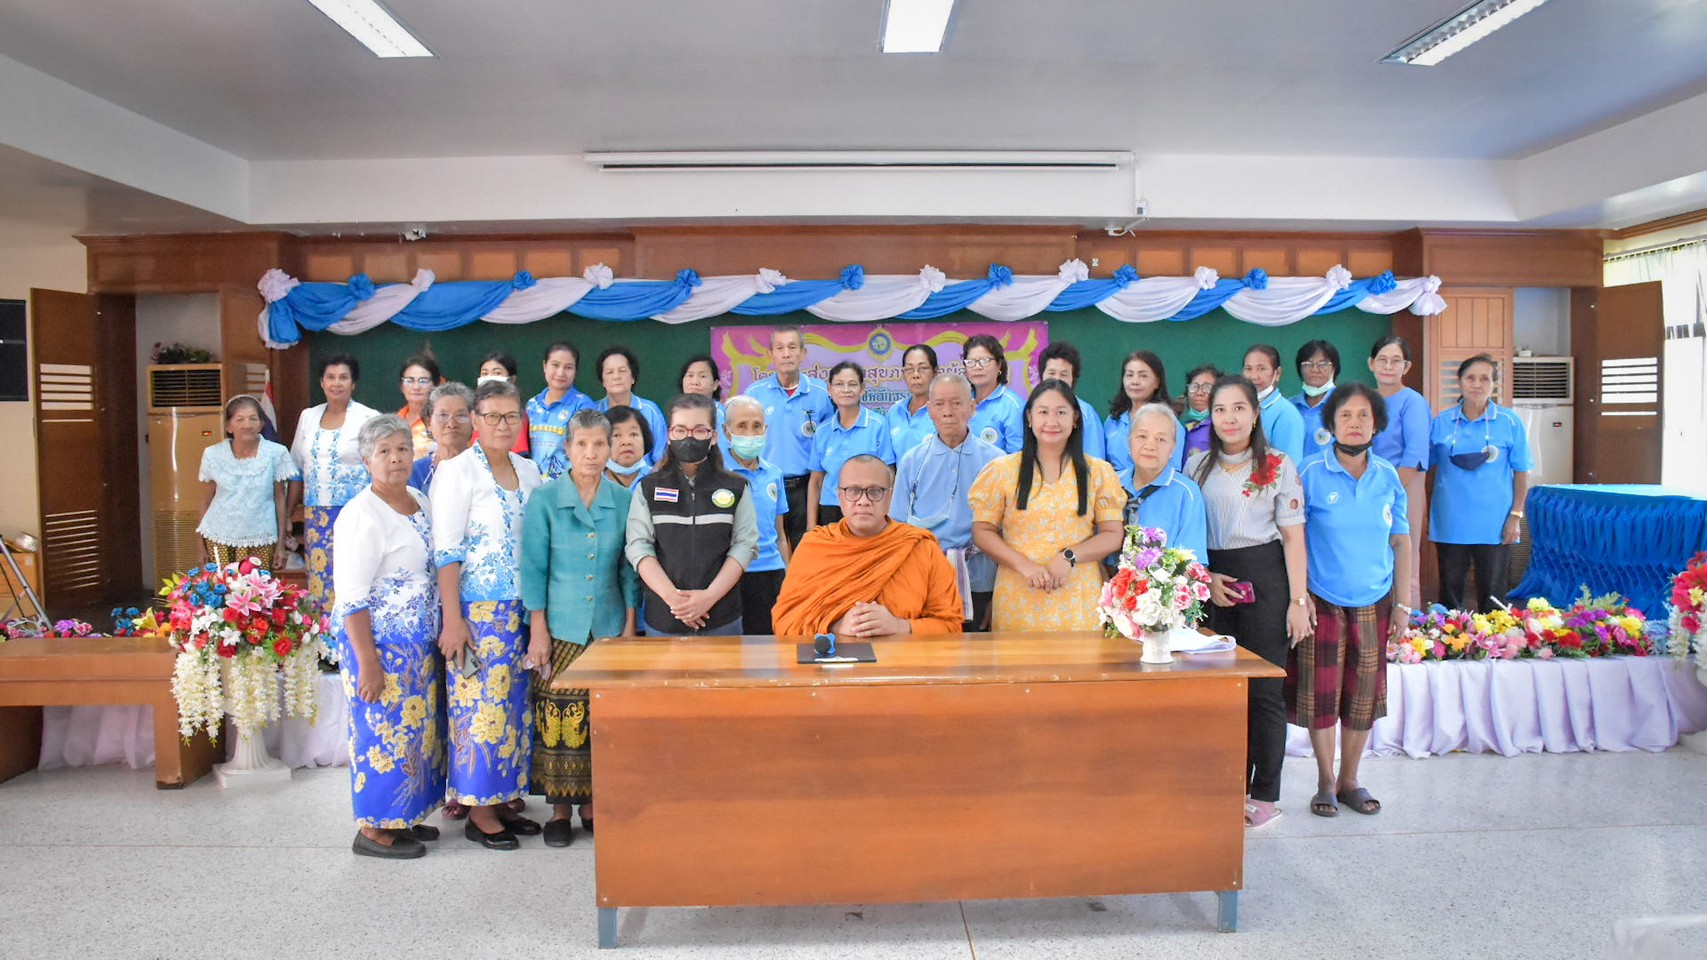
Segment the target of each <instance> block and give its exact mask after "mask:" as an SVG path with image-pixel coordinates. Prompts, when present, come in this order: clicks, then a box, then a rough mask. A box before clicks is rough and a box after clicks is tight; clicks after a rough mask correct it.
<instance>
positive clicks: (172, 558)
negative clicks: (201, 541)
mask: <svg viewBox="0 0 1707 960" xmlns="http://www.w3.org/2000/svg"><path fill="white" fill-rule="evenodd" d="M198 522H199V518H198V516H197V514H196V513H195V512H194V511H188V510H176V511H174V510H157V511H155V513H154V579H156V580H165V579H166V578H167V577H170V576H172V575H173V574H175V573H183V572H184V571H185V570H188V569H189V568H191V567H193V566H195V565H196V561H197V559H198V558H197V553H196V547H197V542H196V541H197V539H198V537H197V534H196V524H197V523H198Z"/></svg>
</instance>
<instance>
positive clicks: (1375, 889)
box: [0, 750, 1707, 960]
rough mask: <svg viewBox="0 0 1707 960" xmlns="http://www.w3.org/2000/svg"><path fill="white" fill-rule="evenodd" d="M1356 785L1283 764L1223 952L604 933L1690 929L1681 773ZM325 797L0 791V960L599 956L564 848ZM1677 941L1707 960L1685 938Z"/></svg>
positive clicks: (1546, 948) (1105, 920)
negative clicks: (1641, 925)
mask: <svg viewBox="0 0 1707 960" xmlns="http://www.w3.org/2000/svg"><path fill="white" fill-rule="evenodd" d="M1364 779H1365V782H1366V783H1367V784H1368V785H1369V786H1370V788H1371V789H1372V790H1373V791H1374V792H1375V794H1376V795H1377V796H1379V797H1381V798H1382V799H1383V801H1384V802H1385V803H1386V809H1385V810H1384V811H1383V812H1382V813H1381V814H1380V815H1379V816H1375V817H1361V816H1357V815H1355V814H1352V813H1351V812H1350V811H1345V812H1342V813H1341V815H1340V816H1339V818H1338V819H1336V820H1324V819H1321V818H1318V817H1312V816H1310V814H1309V810H1308V797H1309V793H1310V792H1311V787H1312V786H1313V782H1314V773H1313V767H1312V766H1311V764H1310V762H1309V761H1308V760H1296V759H1294V760H1289V761H1287V769H1286V789H1285V796H1284V798H1283V802H1282V806H1283V808H1284V809H1285V810H1286V816H1284V817H1282V818H1281V819H1280V820H1279V821H1277V822H1276V823H1274V824H1273V825H1272V826H1270V827H1268V828H1266V829H1265V830H1263V831H1262V832H1261V833H1258V834H1256V835H1254V836H1252V837H1251V839H1250V843H1249V846H1248V852H1247V862H1246V873H1245V882H1246V887H1247V889H1246V892H1245V896H1244V904H1243V909H1242V931H1241V932H1240V933H1239V934H1237V935H1231V936H1229V935H1222V934H1217V933H1216V932H1215V930H1214V920H1215V898H1214V897H1213V896H1212V895H1209V894H1193V895H1180V896H1157V897H1110V898H1107V899H1103V900H1097V901H1087V900H1044V901H1000V902H969V903H965V904H954V903H946V904H943V903H937V904H917V905H903V906H894V905H889V906H858V905H854V906H842V907H815V908H790V909H722V910H705V909H681V910H625V911H623V913H622V920H621V923H622V927H621V935H622V940H623V949H622V950H621V952H620V953H619V954H617V955H618V956H630V957H635V958H644V957H654V956H673V957H682V956H693V957H740V958H779V960H781V958H792V957H838V958H841V957H850V958H851V957H907V958H923V960H931V958H938V957H941V958H960V957H966V958H975V960H996V958H1002V960H1005V958H1022V957H1048V958H1077V957H1110V958H1127V957H1170V958H1171V957H1180V958H1185V957H1258V958H1262V960H1283V958H1292V957H1301V958H1341V957H1343V958H1347V960H1371V958H1410V957H1416V958H1431V960H1432V958H1452V957H1466V958H1480V957H1496V958H1500V960H1518V958H1528V957H1534V958H1545V960H1560V958H1571V957H1592V958H1601V957H1607V956H1609V950H1610V944H1611V930H1612V924H1613V922H1614V921H1616V920H1618V919H1620V918H1628V917H1638V916H1650V915H1672V914H1688V913H1707V756H1704V755H1702V754H1699V753H1693V752H1689V751H1686V750H1673V751H1670V752H1668V753H1665V754H1658V755H1653V754H1595V755H1581V754H1578V755H1570V756H1525V757H1517V758H1511V759H1506V758H1500V757H1488V756H1456V757H1448V758H1444V759H1435V760H1423V761H1414V760H1405V759H1395V760H1375V761H1370V762H1369V763H1368V765H1367V767H1366V776H1365V778H1364ZM347 788H348V779H347V775H346V774H345V772H344V771H341V770H317V771H305V770H299V771H297V772H296V774H295V779H294V780H293V782H292V783H290V784H289V785H285V786H280V787H276V788H263V789H259V790H254V791H250V792H246V793H226V792H224V791H222V790H220V788H219V787H218V786H217V785H216V784H214V783H213V781H212V780H211V779H210V780H204V781H203V782H201V783H198V784H196V785H194V786H193V787H191V788H190V789H188V790H185V791H182V792H163V791H157V790H155V789H154V784H153V773H152V771H148V770H142V771H131V770H126V769H123V768H118V767H101V768H93V769H80V770H60V771H55V772H51V773H31V774H26V775H25V776H23V777H19V778H17V779H15V780H12V781H9V782H7V783H5V784H0V804H3V809H4V810H5V811H6V814H7V816H6V824H7V825H6V829H5V830H4V833H3V835H0V957H8V958H10V957H18V958H24V957H30V958H44V960H45V958H54V957H74V958H77V960H95V958H107V957H112V958H133V957H134V958H153V957H161V958H172V960H191V958H201V957H207V958H245V957H266V958H270V957H296V956H302V957H312V958H314V960H332V958H341V957H370V956H371V957H397V956H404V955H410V954H413V955H417V956H432V957H444V958H455V960H475V958H481V960H484V958H501V957H517V958H527V960H539V958H541V957H550V958H553V960H556V958H568V957H582V956H585V957H591V956H594V955H596V954H598V952H599V951H597V950H596V948H595V946H594V943H595V933H594V910H593V892H592V891H593V870H592V866H593V845H592V843H590V842H588V840H587V838H586V835H585V834H577V840H576V843H575V844H574V846H572V847H570V848H569V849H567V850H555V849H550V848H547V847H545V846H543V845H541V844H540V843H539V841H538V840H537V839H533V838H528V839H524V841H523V844H524V846H523V848H522V849H521V850H520V851H518V852H515V853H508V854H505V853H495V852H489V851H485V850H482V849H480V848H478V847H476V846H474V845H473V844H471V843H468V842H467V841H465V840H463V839H462V838H461V835H460V825H447V826H448V828H447V829H446V830H445V837H444V839H442V840H440V841H439V842H438V843H437V844H434V845H433V847H434V849H433V850H432V851H431V852H430V853H429V854H428V856H427V857H426V858H424V859H422V860H418V861H413V862H405V863H388V862H381V861H375V860H368V859H363V858H357V857H354V856H351V855H350V853H349V841H350V837H351V835H352V833H353V830H352V828H351V827H350V826H349V821H348V810H349V808H348V802H347V794H346V790H347ZM432 822H434V823H440V824H442V823H443V822H442V821H439V820H437V819H435V820H434V821H432ZM1014 828H1015V829H1016V830H1023V829H1025V825H1024V823H1023V822H1016V823H1015V824H1014ZM237 903H242V904H245V905H246V906H220V905H230V904H237ZM247 905H252V906H247ZM1674 939H1675V940H1676V942H1677V943H1679V944H1682V945H1683V946H1682V948H1681V949H1682V950H1684V951H1685V952H1681V953H1678V954H1677V955H1678V956H1692V957H1701V956H1707V935H1698V934H1688V935H1683V936H1680V937H1677V938H1674ZM605 956H610V954H605Z"/></svg>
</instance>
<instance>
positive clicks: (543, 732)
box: [521, 410, 640, 847]
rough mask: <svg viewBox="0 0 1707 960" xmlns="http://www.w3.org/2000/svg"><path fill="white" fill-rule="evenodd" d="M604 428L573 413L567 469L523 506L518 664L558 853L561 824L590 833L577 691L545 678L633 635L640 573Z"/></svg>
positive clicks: (597, 417)
mask: <svg viewBox="0 0 1707 960" xmlns="http://www.w3.org/2000/svg"><path fill="white" fill-rule="evenodd" d="M610 436H611V427H610V421H608V420H606V419H605V417H604V415H603V414H601V413H598V412H597V411H593V410H583V411H581V412H579V413H577V414H575V416H574V417H572V418H571V419H570V421H569V427H568V431H567V435H566V436H565V438H564V444H563V450H564V453H565V454H567V458H568V461H569V471H568V472H567V473H565V474H564V475H563V476H562V477H561V478H560V479H557V480H554V481H552V482H550V483H548V484H546V485H544V486H542V487H540V488H539V489H538V490H535V491H534V494H533V497H532V498H531V499H529V500H528V505H527V516H526V519H525V520H524V521H523V525H522V549H521V553H522V556H521V574H522V605H523V606H525V607H526V608H527V609H528V610H529V611H530V616H531V618H532V631H531V637H532V639H531V641H530V644H529V648H528V658H527V663H528V664H530V665H531V666H533V667H536V668H539V669H540V672H541V679H540V680H539V681H538V682H536V683H535V684H534V701H533V728H534V732H533V737H534V744H533V774H532V780H533V784H532V787H533V792H534V793H539V794H544V795H545V798H546V800H547V801H548V802H550V803H551V804H552V805H553V812H552V817H551V820H550V822H548V823H547V824H546V825H545V842H546V843H548V844H550V845H551V846H554V847H566V846H568V845H569V843H570V841H572V840H573V839H574V836H573V833H572V827H571V824H570V818H571V817H572V816H573V814H574V811H575V805H576V804H579V805H580V807H581V826H582V827H583V828H584V829H585V830H586V831H587V832H589V833H591V832H592V830H593V767H592V744H591V743H590V741H589V738H590V734H589V729H590V728H589V727H588V726H587V691H586V690H569V691H556V692H554V691H552V690H551V684H550V680H551V677H552V676H553V675H555V674H556V673H557V672H559V671H561V670H562V669H563V668H565V667H567V666H568V665H569V664H571V663H573V662H575V659H576V658H577V657H579V656H580V655H581V654H582V653H584V652H585V651H586V649H587V647H588V645H589V644H591V643H592V641H593V640H595V639H597V638H599V637H612V636H619V635H620V636H625V637H631V636H634V622H635V608H636V607H637V606H639V603H640V576H639V574H637V573H635V572H634V567H633V566H631V565H630V564H629V563H628V562H627V561H626V560H625V559H624V558H623V548H624V545H625V542H626V539H627V531H628V505H629V503H630V502H631V498H630V495H629V492H628V491H627V490H624V489H623V488H622V487H620V486H618V485H617V484H616V483H614V482H612V481H611V480H610V479H609V478H607V477H606V476H605V475H604V470H605V462H606V461H607V460H608V459H609V458H610Z"/></svg>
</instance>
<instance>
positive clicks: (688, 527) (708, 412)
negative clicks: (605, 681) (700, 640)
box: [628, 393, 759, 636]
mask: <svg viewBox="0 0 1707 960" xmlns="http://www.w3.org/2000/svg"><path fill="white" fill-rule="evenodd" d="M666 416H667V417H668V419H669V425H670V426H669V441H670V443H669V447H668V448H667V450H666V452H665V454H664V459H663V460H661V461H659V462H658V467H657V469H655V470H653V471H652V473H651V474H649V475H647V476H646V477H645V479H643V480H641V481H640V482H639V483H637V484H635V486H634V502H633V504H632V505H631V506H630V507H629V510H628V562H629V563H632V564H634V569H635V570H636V571H637V572H638V573H639V574H640V581H641V583H643V584H644V585H645V589H646V604H645V610H646V615H645V616H646V633H647V634H648V635H649V636H673V635H678V634H703V635H707V636H728V635H732V634H739V633H740V632H741V592H740V591H739V590H736V589H735V585H736V584H737V583H739V582H740V580H741V574H742V573H743V572H744V571H745V570H746V569H747V565H748V564H750V563H752V562H753V559H754V558H755V557H757V556H758V554H759V524H758V517H757V515H756V513H755V512H754V508H753V501H752V498H751V497H749V496H748V495H747V481H745V480H743V479H741V478H740V477H738V476H736V475H735V474H733V473H730V472H729V471H728V470H725V469H724V468H723V457H722V455H721V454H720V453H719V452H718V449H717V444H716V442H715V441H714V438H715V436H716V426H715V425H716V419H717V408H716V407H715V406H714V405H713V403H712V401H711V398H710V397H705V396H701V395H699V394H691V393H690V394H683V395H681V396H679V397H677V398H676V399H674V400H672V401H670V407H669V411H668V412H667V414H666Z"/></svg>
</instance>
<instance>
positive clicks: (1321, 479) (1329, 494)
mask: <svg viewBox="0 0 1707 960" xmlns="http://www.w3.org/2000/svg"><path fill="white" fill-rule="evenodd" d="M1298 480H1299V482H1300V483H1302V484H1303V485H1304V544H1305V546H1306V547H1307V548H1308V550H1307V552H1308V553H1309V556H1310V564H1309V568H1310V570H1309V577H1310V592H1311V593H1314V594H1315V595H1316V596H1318V597H1321V598H1322V599H1323V600H1326V601H1328V602H1329V603H1332V604H1337V605H1339V606H1342V607H1369V606H1374V605H1375V604H1377V603H1380V602H1381V600H1382V599H1383V598H1384V597H1386V596H1387V595H1388V594H1389V593H1391V592H1392V591H1393V545H1392V543H1391V542H1389V539H1388V538H1389V537H1392V536H1394V535H1395V534H1401V533H1403V534H1408V533H1410V532H1411V524H1410V521H1409V520H1408V519H1406V516H1407V514H1406V513H1405V506H1406V502H1407V501H1406V499H1405V485H1404V484H1403V483H1401V482H1400V481H1399V471H1398V470H1396V469H1394V467H1393V465H1392V464H1390V463H1388V462H1387V461H1385V460H1383V459H1381V458H1380V457H1377V456H1374V455H1371V456H1370V458H1369V466H1368V467H1367V468H1365V469H1364V471H1363V477H1362V478H1361V479H1359V478H1355V477H1353V476H1352V475H1351V474H1350V473H1348V472H1346V469H1345V467H1344V466H1343V465H1341V463H1340V458H1339V455H1338V454H1336V453H1334V452H1333V451H1331V450H1330V451H1328V452H1326V453H1318V454H1316V455H1314V456H1312V457H1311V458H1310V459H1308V460H1306V461H1304V467H1303V469H1301V470H1299V471H1298Z"/></svg>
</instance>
